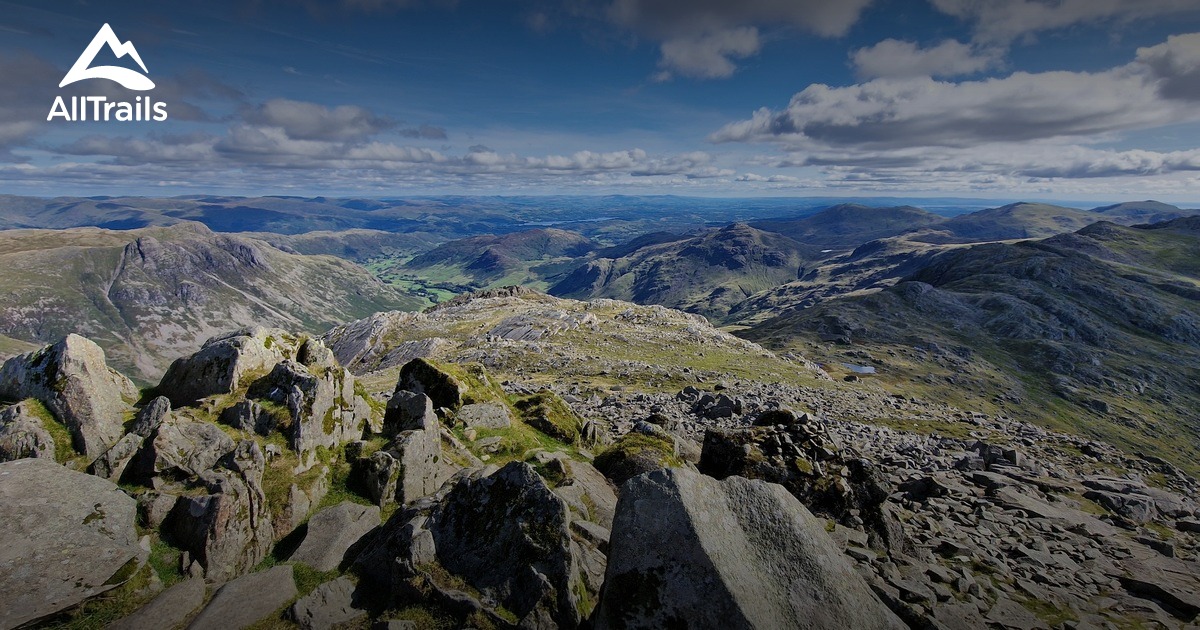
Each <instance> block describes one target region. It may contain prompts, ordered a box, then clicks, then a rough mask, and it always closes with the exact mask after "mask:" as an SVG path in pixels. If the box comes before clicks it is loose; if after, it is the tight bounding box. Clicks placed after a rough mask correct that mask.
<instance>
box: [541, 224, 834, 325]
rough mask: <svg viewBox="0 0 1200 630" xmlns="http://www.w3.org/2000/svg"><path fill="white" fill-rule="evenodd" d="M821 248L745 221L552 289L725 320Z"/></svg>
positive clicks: (651, 248)
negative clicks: (737, 305)
mask: <svg viewBox="0 0 1200 630" xmlns="http://www.w3.org/2000/svg"><path fill="white" fill-rule="evenodd" d="M815 256H817V252H816V249H815V248H813V247H810V246H807V245H802V244H800V243H797V242H796V241H794V240H792V239H790V238H788V237H786V236H783V235H780V234H775V233H772V232H764V231H762V230H758V229H755V228H753V227H750V226H749V225H746V224H744V223H734V224H731V225H728V226H726V227H723V228H720V229H714V230H709V231H707V232H704V233H702V234H700V235H699V236H694V237H692V238H687V239H684V240H680V241H671V242H665V243H655V244H649V245H647V246H645V247H642V248H639V249H636V250H634V251H632V252H630V253H628V254H626V255H624V256H621V257H620V258H615V259H614V258H600V259H597V260H593V261H591V262H589V263H587V264H585V265H583V266H581V267H578V268H577V269H575V270H574V271H572V272H571V273H570V274H569V275H568V276H566V277H565V278H563V279H562V280H561V281H560V282H558V283H556V284H555V285H554V286H552V287H550V289H549V293H550V294H551V295H555V296H559V297H572V298H577V299H582V298H592V297H605V298H612V299H619V300H626V301H630V302H636V303H638V304H661V305H664V306H669V307H672V308H679V309H683V310H686V311H689V312H693V313H700V314H703V315H705V316H707V317H711V318H715V319H720V318H722V317H723V316H724V315H726V314H728V312H729V310H730V309H731V308H733V307H734V305H736V304H737V303H738V302H740V301H742V300H744V299H745V298H746V297H747V296H749V295H751V294H753V293H756V292H758V291H762V290H764V289H767V288H770V287H774V286H777V285H780V284H783V283H786V282H789V281H791V280H795V279H796V278H797V277H799V276H801V275H803V274H802V273H801V272H802V271H803V268H802V266H803V265H804V262H805V261H806V260H808V259H811V258H813V257H815Z"/></svg>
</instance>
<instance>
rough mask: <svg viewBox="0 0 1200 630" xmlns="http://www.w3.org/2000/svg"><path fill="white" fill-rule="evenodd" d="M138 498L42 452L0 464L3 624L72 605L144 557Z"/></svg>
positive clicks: (126, 574)
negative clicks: (35, 456)
mask: <svg viewBox="0 0 1200 630" xmlns="http://www.w3.org/2000/svg"><path fill="white" fill-rule="evenodd" d="M136 516H137V503H136V502H135V501H134V500H133V499H131V498H130V497H129V496H127V495H125V494H124V493H123V492H121V491H120V489H118V488H117V486H116V485H115V484H113V483H112V482H110V481H106V480H104V479H100V478H97V477H93V476H92V475H88V474H85V473H82V472H76V471H73V470H69V469H67V468H65V467H63V466H60V465H58V464H55V463H54V462H53V461H50V460H45V459H21V460H17V461H14V462H7V463H0V627H3V628H13V627H16V626H20V625H22V624H25V623H27V622H30V621H33V620H36V619H40V618H42V617H45V616H47V615H51V614H54V613H57V612H59V611H62V610H65V609H67V608H70V607H72V606H74V605H76V604H78V603H79V602H81V601H83V600H85V599H87V598H89V597H92V596H95V595H97V594H99V593H103V592H105V591H107V590H109V589H112V588H115V587H117V586H119V585H121V584H122V583H124V582H125V581H126V580H128V579H129V578H130V577H131V576H132V575H133V574H134V573H135V572H136V571H137V569H138V567H139V565H140V564H141V562H142V561H141V560H139V558H141V556H142V553H143V552H142V549H141V548H140V547H139V546H138V534H137V530H136V528H135V527H134V524H135V519H136Z"/></svg>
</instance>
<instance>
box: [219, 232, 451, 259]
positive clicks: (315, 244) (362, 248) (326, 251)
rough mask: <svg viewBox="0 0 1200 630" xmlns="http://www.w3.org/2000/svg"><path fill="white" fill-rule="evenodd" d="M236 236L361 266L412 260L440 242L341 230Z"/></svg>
mask: <svg viewBox="0 0 1200 630" xmlns="http://www.w3.org/2000/svg"><path fill="white" fill-rule="evenodd" d="M237 235H238V236H242V237H245V238H256V239H259V240H262V241H266V242H267V243H270V244H271V246H273V247H275V248H277V249H281V250H283V251H285V252H288V253H291V254H304V255H309V256H314V255H327V256H337V257H338V258H345V259H346V260H352V261H354V262H358V263H364V262H367V261H370V260H376V259H379V258H384V257H386V258H394V257H404V256H412V255H414V254H417V253H419V252H422V251H425V250H427V249H429V248H430V247H434V246H436V245H438V244H439V243H440V242H441V241H442V239H441V238H439V237H437V236H435V235H432V234H428V233H424V232H407V233H395V232H383V231H380V230H343V231H339V232H328V231H318V232H306V233H304V234H275V233H272V232H242V233H238V234H237Z"/></svg>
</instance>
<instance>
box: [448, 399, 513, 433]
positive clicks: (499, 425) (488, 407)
mask: <svg viewBox="0 0 1200 630" xmlns="http://www.w3.org/2000/svg"><path fill="white" fill-rule="evenodd" d="M455 417H456V418H457V419H458V421H459V422H462V423H463V424H465V425H467V426H468V427H471V428H473V429H507V428H508V427H510V426H512V414H511V413H509V411H508V407H505V406H504V405H501V404H499V403H475V404H471V405H463V406H462V408H461V409H459V410H458V414H457V415H456V416H455Z"/></svg>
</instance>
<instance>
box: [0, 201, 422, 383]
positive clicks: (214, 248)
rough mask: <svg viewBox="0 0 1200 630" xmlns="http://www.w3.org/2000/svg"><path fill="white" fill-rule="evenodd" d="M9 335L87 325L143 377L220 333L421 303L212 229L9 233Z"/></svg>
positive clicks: (364, 277) (323, 263)
mask: <svg viewBox="0 0 1200 630" xmlns="http://www.w3.org/2000/svg"><path fill="white" fill-rule="evenodd" d="M0 252H3V253H0V266H2V267H3V268H4V269H5V282H4V286H5V291H4V292H3V294H2V295H0V334H4V335H7V336H9V337H13V338H16V339H19V340H22V341H27V342H36V343H46V342H49V341H52V340H55V339H57V338H60V337H62V336H64V335H66V334H67V333H69V332H76V333H80V334H84V335H87V336H89V337H91V338H93V339H94V340H95V341H96V342H97V343H99V344H100V345H101V346H102V347H104V348H105V349H106V350H107V351H108V353H109V356H110V357H111V360H112V361H113V363H114V365H117V366H119V367H120V368H122V369H123V370H126V371H128V372H129V373H130V374H131V375H133V376H136V377H138V378H139V379H143V380H145V379H149V378H150V377H152V376H155V375H157V374H158V373H160V372H161V371H162V370H163V369H164V368H165V367H166V365H167V364H168V363H170V362H171V361H172V360H173V359H175V358H177V357H178V356H180V355H181V354H183V353H184V352H185V351H187V350H188V349H189V348H194V347H195V346H196V345H197V344H199V343H200V342H201V341H203V340H204V339H207V338H208V337H210V336H212V335H214V334H216V333H217V332H220V331H224V330H228V329H229V328H236V327H238V326H243V325H249V324H254V323H259V324H271V325H281V326H288V327H290V328H293V329H296V330H302V331H310V332H318V331H321V330H324V329H326V328H328V327H329V326H332V325H334V324H337V323H340V322H343V321H347V320H351V319H355V318H358V317H362V316H364V315H367V314H370V313H374V312H376V311H380V310H390V309H397V308H401V309H402V308H415V307H417V306H419V305H420V301H419V300H417V299H415V298H412V297H410V296H407V295H404V294H402V293H399V292H397V291H396V290H394V289H392V288H389V287H387V286H385V285H383V284H382V283H380V282H379V281H377V280H375V279H374V278H373V277H371V275H370V274H369V273H367V272H366V270H364V269H362V268H361V267H358V266H356V265H353V264H351V263H349V262H346V261H344V260H341V259H338V258H333V257H329V256H301V255H296V254H288V253H285V252H282V251H280V250H278V249H275V248H273V247H271V246H270V245H268V244H266V243H264V242H262V241H257V240H253V239H246V238H239V237H233V236H224V235H217V234H214V233H212V232H211V231H209V230H208V228H206V227H204V226H203V225H200V224H196V223H183V224H179V225H176V226H172V227H167V228H146V229H140V230H133V231H126V232H117V231H109V230H100V229H95V228H80V229H71V230H60V231H44V230H12V231H5V232H0Z"/></svg>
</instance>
